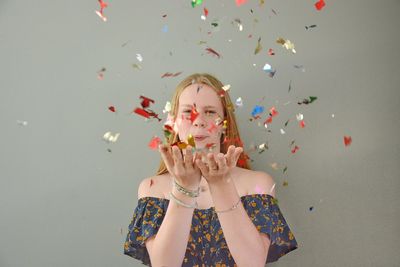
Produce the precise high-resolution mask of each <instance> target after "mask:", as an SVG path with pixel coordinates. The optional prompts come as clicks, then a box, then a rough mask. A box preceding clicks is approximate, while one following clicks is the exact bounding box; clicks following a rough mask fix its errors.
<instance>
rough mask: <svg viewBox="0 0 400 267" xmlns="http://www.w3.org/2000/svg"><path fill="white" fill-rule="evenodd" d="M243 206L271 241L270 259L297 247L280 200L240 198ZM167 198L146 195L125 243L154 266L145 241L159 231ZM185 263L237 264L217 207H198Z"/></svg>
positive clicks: (129, 251) (132, 253) (128, 249)
mask: <svg viewBox="0 0 400 267" xmlns="http://www.w3.org/2000/svg"><path fill="white" fill-rule="evenodd" d="M241 201H242V203H243V207H244V209H245V210H246V212H247V214H248V215H249V217H250V219H251V221H252V222H253V224H254V225H255V226H256V228H257V230H258V231H259V232H260V233H265V234H267V235H268V237H269V238H270V240H271V244H270V247H269V251H268V257H267V261H266V263H268V262H273V261H277V260H278V259H279V258H280V257H282V256H283V255H285V254H286V253H288V252H290V251H292V250H295V249H296V248H297V242H296V239H295V237H294V235H293V233H292V232H291V231H290V229H289V226H288V225H287V223H286V221H285V218H284V217H283V215H282V213H281V211H280V209H279V206H278V204H277V200H276V199H275V198H274V197H273V196H271V195H268V194H251V195H245V196H242V197H241ZM168 203H169V200H168V199H164V198H156V197H143V198H140V199H139V200H138V205H137V206H136V209H135V211H134V214H133V218H132V221H131V223H130V224H129V229H128V230H129V231H128V234H127V237H126V241H125V243H124V254H125V255H129V256H131V257H133V258H135V259H138V260H140V261H141V262H142V263H143V264H145V265H147V266H151V263H150V258H149V253H148V251H147V248H146V245H145V241H146V240H147V239H148V238H150V237H152V236H153V235H155V234H157V232H158V229H159V228H160V226H161V223H162V222H163V219H164V216H165V214H166V212H167V208H168ZM182 266H185V267H186V266H188V267H189V266H190V267H193V266H198V267H200V266H202V267H203V266H237V265H236V263H235V261H234V259H233V257H232V255H231V253H230V252H229V249H228V246H227V243H226V241H225V238H224V234H223V232H222V228H221V225H220V223H219V220H218V216H217V213H215V209H214V207H211V208H209V209H195V210H194V212H193V219H192V226H191V229H190V235H189V241H188V245H187V248H186V254H185V258H184V260H183V264H182Z"/></svg>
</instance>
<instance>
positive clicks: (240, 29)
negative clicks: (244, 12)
mask: <svg viewBox="0 0 400 267" xmlns="http://www.w3.org/2000/svg"><path fill="white" fill-rule="evenodd" d="M234 22H236V23H237V26H238V27H239V31H243V24H242V22H241V21H240V19H234Z"/></svg>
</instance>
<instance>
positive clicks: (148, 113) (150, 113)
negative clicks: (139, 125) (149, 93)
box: [133, 96, 161, 121]
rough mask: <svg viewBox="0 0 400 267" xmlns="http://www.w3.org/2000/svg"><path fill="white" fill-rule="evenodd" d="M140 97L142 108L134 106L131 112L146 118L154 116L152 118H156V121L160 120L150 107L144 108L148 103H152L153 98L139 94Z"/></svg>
mask: <svg viewBox="0 0 400 267" xmlns="http://www.w3.org/2000/svg"><path fill="white" fill-rule="evenodd" d="M140 98H141V99H142V102H141V103H140V105H141V106H142V108H135V110H134V111H133V112H135V113H136V114H138V115H140V116H143V117H145V118H147V119H148V118H150V117H154V118H157V119H158V121H161V119H160V118H159V117H158V114H156V113H155V112H154V111H152V110H150V109H148V110H146V108H148V107H149V106H150V103H154V100H153V99H150V98H147V97H145V96H140Z"/></svg>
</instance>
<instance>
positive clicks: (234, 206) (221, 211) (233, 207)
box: [215, 197, 240, 213]
mask: <svg viewBox="0 0 400 267" xmlns="http://www.w3.org/2000/svg"><path fill="white" fill-rule="evenodd" d="M239 203H240V197H239V200H238V202H237V203H236V204H235V205H233V206H232V208H230V209H227V210H218V211H215V212H216V213H223V212H228V211H231V210H234V209H236V208H237V207H238V205H239Z"/></svg>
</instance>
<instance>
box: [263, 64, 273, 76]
mask: <svg viewBox="0 0 400 267" xmlns="http://www.w3.org/2000/svg"><path fill="white" fill-rule="evenodd" d="M263 70H264V71H265V72H266V73H268V75H269V77H271V78H273V77H274V75H275V72H276V70H274V69H272V66H271V65H270V64H268V63H265V65H264V67H263Z"/></svg>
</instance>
